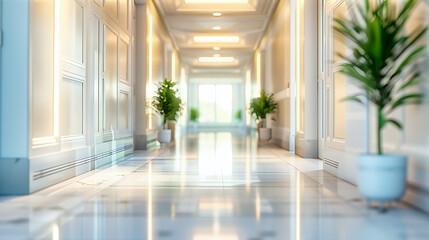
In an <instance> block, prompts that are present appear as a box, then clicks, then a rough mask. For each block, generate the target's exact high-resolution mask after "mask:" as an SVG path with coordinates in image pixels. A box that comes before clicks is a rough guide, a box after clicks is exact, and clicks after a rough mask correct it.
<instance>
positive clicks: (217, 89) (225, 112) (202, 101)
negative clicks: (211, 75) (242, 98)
mask: <svg viewBox="0 0 429 240" xmlns="http://www.w3.org/2000/svg"><path fill="white" fill-rule="evenodd" d="M232 99H233V88H232V85H231V84H201V85H199V86H198V105H199V110H200V113H201V115H200V119H199V122H200V123H202V124H216V125H224V124H231V123H232Z"/></svg>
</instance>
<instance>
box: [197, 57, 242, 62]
mask: <svg viewBox="0 0 429 240" xmlns="http://www.w3.org/2000/svg"><path fill="white" fill-rule="evenodd" d="M198 60H199V61H200V62H204V63H207V62H216V63H233V62H234V61H235V58H234V57H200V58H199V59H198Z"/></svg>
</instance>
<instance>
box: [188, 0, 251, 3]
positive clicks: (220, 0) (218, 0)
mask: <svg viewBox="0 0 429 240" xmlns="http://www.w3.org/2000/svg"><path fill="white" fill-rule="evenodd" d="M248 2H249V0H185V3H248Z"/></svg>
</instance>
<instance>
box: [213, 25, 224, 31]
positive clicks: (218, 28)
mask: <svg viewBox="0 0 429 240" xmlns="http://www.w3.org/2000/svg"><path fill="white" fill-rule="evenodd" d="M221 29H222V28H221V27H219V26H214V27H213V30H215V31H219V30H221Z"/></svg>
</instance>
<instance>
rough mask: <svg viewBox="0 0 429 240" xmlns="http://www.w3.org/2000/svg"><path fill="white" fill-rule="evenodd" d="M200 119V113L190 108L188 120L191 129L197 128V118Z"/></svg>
mask: <svg viewBox="0 0 429 240" xmlns="http://www.w3.org/2000/svg"><path fill="white" fill-rule="evenodd" d="M199 117H200V111H198V109H196V108H191V110H190V116H189V120H190V121H191V126H192V127H193V128H196V127H197V122H198V118H199Z"/></svg>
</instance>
